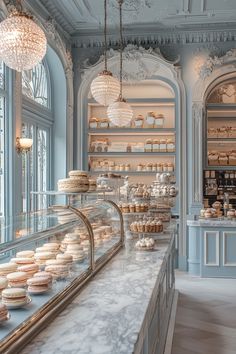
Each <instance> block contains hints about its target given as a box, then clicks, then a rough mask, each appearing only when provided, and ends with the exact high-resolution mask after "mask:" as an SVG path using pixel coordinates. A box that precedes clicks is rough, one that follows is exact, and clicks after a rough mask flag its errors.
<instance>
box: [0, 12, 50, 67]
mask: <svg viewBox="0 0 236 354" xmlns="http://www.w3.org/2000/svg"><path fill="white" fill-rule="evenodd" d="M0 38H1V40H0V59H2V60H3V61H4V63H5V64H6V65H7V66H9V67H10V68H12V69H14V70H17V71H23V70H30V69H32V68H33V67H34V66H35V65H37V64H38V63H39V62H40V61H41V60H42V59H43V57H44V55H45V54H46V49H47V40H46V37H45V34H44V32H43V30H42V29H41V28H40V27H39V26H38V25H37V24H36V23H35V22H34V21H33V20H32V19H31V17H30V16H28V15H27V14H25V13H23V12H15V13H13V14H11V15H10V16H9V17H8V18H7V19H6V20H3V21H2V22H1V23H0Z"/></svg>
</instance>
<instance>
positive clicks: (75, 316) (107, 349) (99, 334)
mask: <svg viewBox="0 0 236 354" xmlns="http://www.w3.org/2000/svg"><path fill="white" fill-rule="evenodd" d="M168 245H169V242H168V241H162V242H160V241H159V243H158V244H157V250H156V251H154V252H136V251H135V250H134V248H133V241H128V242H127V244H126V247H125V248H124V249H123V250H121V251H120V252H119V254H118V255H116V256H115V257H114V259H112V260H111V261H110V262H109V263H108V264H107V265H106V267H105V268H104V269H103V270H102V271H100V272H99V273H98V274H97V275H96V277H95V279H94V280H92V281H91V282H90V283H89V284H88V286H87V287H86V288H85V289H84V290H83V291H82V292H81V293H80V294H79V295H78V297H77V298H75V299H74V301H73V302H72V303H71V304H70V305H69V306H68V307H67V308H66V309H65V310H64V311H63V312H62V313H61V314H60V315H59V316H58V317H57V318H56V319H55V320H54V321H53V322H52V323H51V324H50V325H49V326H48V327H47V328H46V329H45V330H43V331H42V332H41V333H40V334H39V335H38V336H37V337H36V338H35V339H33V341H32V342H31V343H30V344H29V345H28V346H26V347H25V349H24V350H23V351H22V353H23V354H44V353H48V354H49V353H50V354H60V353H63V354H64V353H70V354H75V353H76V354H77V353H80V354H111V353H113V354H129V353H130V354H131V353H133V351H134V348H135V343H136V342H137V340H138V335H139V332H140V329H141V327H142V323H143V321H144V318H145V314H146V311H147V308H148V304H149V302H150V299H151V295H152V292H153V289H154V287H155V286H156V285H157V282H158V281H159V278H160V273H161V272H160V270H161V266H162V264H163V259H164V257H165V255H166V253H167V250H168Z"/></svg>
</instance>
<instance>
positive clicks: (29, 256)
mask: <svg viewBox="0 0 236 354" xmlns="http://www.w3.org/2000/svg"><path fill="white" fill-rule="evenodd" d="M11 262H13V263H16V264H17V266H18V267H20V266H23V265H27V264H33V263H34V251H32V250H24V251H19V252H17V253H16V257H15V258H12V259H11Z"/></svg>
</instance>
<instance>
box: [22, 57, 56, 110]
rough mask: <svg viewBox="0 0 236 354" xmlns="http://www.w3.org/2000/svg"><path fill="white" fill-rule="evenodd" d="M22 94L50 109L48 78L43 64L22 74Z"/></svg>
mask: <svg viewBox="0 0 236 354" xmlns="http://www.w3.org/2000/svg"><path fill="white" fill-rule="evenodd" d="M22 93H23V95H25V96H26V97H28V98H30V99H31V100H33V101H35V102H37V103H39V104H41V105H43V106H45V107H49V99H48V78H47V72H46V69H45V66H44V64H43V63H42V62H41V63H39V64H38V65H36V66H35V67H34V68H33V69H31V70H27V71H23V72H22Z"/></svg>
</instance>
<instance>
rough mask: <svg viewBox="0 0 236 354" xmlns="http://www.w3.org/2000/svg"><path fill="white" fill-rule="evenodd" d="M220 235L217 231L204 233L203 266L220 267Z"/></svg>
mask: <svg viewBox="0 0 236 354" xmlns="http://www.w3.org/2000/svg"><path fill="white" fill-rule="evenodd" d="M219 242H220V234H219V232H218V231H205V232H204V265H205V266H208V267H215V266H219V265H220V254H219V251H220V250H219Z"/></svg>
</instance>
